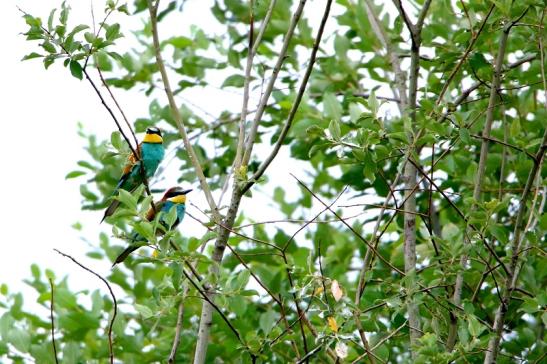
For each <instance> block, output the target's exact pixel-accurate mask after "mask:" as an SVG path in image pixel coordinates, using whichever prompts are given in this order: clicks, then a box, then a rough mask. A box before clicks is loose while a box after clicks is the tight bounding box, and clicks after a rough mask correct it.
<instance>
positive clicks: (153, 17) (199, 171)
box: [147, 0, 221, 221]
mask: <svg viewBox="0 0 547 364" xmlns="http://www.w3.org/2000/svg"><path fill="white" fill-rule="evenodd" d="M147 3H148V11H149V13H150V23H151V26H152V39H153V43H154V53H155V55H156V63H157V66H158V69H159V71H160V74H161V79H162V81H163V86H164V88H165V94H166V96H167V99H168V101H169V107H170V109H171V113H172V115H173V119H175V124H176V125H177V129H178V130H179V133H180V135H181V137H182V140H183V142H184V147H185V148H186V151H187V152H188V155H189V157H190V161H191V162H192V165H193V166H194V170H195V172H196V175H197V177H198V179H199V183H200V186H201V189H202V190H203V193H204V194H205V198H206V199H207V203H208V204H209V208H210V209H211V212H212V213H213V217H214V219H215V220H216V221H220V220H221V216H220V213H219V211H218V208H217V205H216V203H215V200H214V198H213V195H212V193H211V189H210V187H209V184H208V183H207V180H206V179H205V175H204V174H203V168H202V167H201V164H200V163H199V160H198V157H197V155H196V152H195V151H194V148H193V147H192V144H191V143H190V140H189V138H188V134H187V133H186V127H185V125H184V121H183V120H182V115H181V114H180V110H179V108H178V106H177V103H176V101H175V97H174V94H173V91H172V89H171V84H170V82H169V76H168V75H167V70H166V68H165V63H164V62H163V57H162V55H161V45H160V40H159V35H158V17H157V12H158V6H159V0H157V1H156V4H155V5H153V4H152V0H147Z"/></svg>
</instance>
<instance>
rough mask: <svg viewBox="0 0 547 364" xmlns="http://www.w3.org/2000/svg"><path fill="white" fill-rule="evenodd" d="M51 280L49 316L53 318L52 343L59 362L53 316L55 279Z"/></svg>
mask: <svg viewBox="0 0 547 364" xmlns="http://www.w3.org/2000/svg"><path fill="white" fill-rule="evenodd" d="M48 280H49V287H50V288H51V301H50V305H49V315H50V316H49V317H50V320H51V345H52V346H53V357H54V358H55V363H56V364H59V358H58V357H57V345H56V344H55V320H54V316H53V306H54V300H53V293H54V292H53V280H52V279H51V278H48Z"/></svg>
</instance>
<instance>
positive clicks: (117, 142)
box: [110, 130, 124, 152]
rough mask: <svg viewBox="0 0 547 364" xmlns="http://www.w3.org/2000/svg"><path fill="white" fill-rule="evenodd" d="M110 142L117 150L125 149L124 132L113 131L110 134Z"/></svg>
mask: <svg viewBox="0 0 547 364" xmlns="http://www.w3.org/2000/svg"><path fill="white" fill-rule="evenodd" d="M110 144H112V146H113V147H114V148H115V149H116V150H117V151H120V152H121V151H122V150H123V149H124V144H123V141H122V134H121V133H120V132H119V131H117V130H116V131H113V132H112V134H110Z"/></svg>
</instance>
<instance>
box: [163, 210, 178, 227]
mask: <svg viewBox="0 0 547 364" xmlns="http://www.w3.org/2000/svg"><path fill="white" fill-rule="evenodd" d="M162 220H163V221H165V224H166V225H167V226H168V227H169V229H170V228H171V227H172V226H173V224H174V223H175V221H176V220H177V207H176V206H172V207H171V208H170V209H169V211H168V212H167V213H165V212H164V213H163V217H162Z"/></svg>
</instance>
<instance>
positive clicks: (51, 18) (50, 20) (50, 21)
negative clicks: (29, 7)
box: [47, 9, 57, 32]
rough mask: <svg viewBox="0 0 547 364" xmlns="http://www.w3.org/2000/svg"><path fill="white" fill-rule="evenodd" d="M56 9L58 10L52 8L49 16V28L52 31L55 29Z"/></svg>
mask: <svg viewBox="0 0 547 364" xmlns="http://www.w3.org/2000/svg"><path fill="white" fill-rule="evenodd" d="M55 11H57V9H53V10H51V12H50V13H49V17H48V18H47V30H49V31H50V32H51V31H52V30H53V17H54V16H55Z"/></svg>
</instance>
